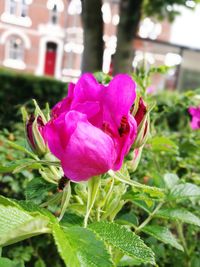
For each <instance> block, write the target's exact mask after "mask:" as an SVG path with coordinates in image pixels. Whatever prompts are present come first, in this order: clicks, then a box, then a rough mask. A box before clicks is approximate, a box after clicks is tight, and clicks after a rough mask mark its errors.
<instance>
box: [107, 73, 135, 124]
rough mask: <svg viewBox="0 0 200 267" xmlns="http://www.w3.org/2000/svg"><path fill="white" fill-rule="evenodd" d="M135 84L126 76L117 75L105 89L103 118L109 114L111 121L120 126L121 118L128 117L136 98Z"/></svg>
mask: <svg viewBox="0 0 200 267" xmlns="http://www.w3.org/2000/svg"><path fill="white" fill-rule="evenodd" d="M135 90H136V83H135V82H134V81H133V80H132V78H131V77H130V76H128V75H126V74H118V75H117V76H115V77H114V78H113V79H112V81H111V82H110V83H109V85H108V87H107V88H106V92H105V96H104V101H105V105H106V108H107V109H108V110H109V112H108V111H106V110H105V113H106V115H105V116H108V115H107V114H108V113H110V116H111V117H112V119H113V121H115V122H116V124H117V125H120V122H121V118H122V116H124V115H128V113H129V111H130V109H131V106H132V104H133V102H134V100H135V98H136V91H135Z"/></svg>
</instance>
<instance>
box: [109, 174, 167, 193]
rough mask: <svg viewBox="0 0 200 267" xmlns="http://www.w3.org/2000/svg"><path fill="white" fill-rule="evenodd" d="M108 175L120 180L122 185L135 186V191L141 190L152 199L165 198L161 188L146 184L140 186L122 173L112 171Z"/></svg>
mask: <svg viewBox="0 0 200 267" xmlns="http://www.w3.org/2000/svg"><path fill="white" fill-rule="evenodd" d="M108 173H109V175H110V176H111V177H114V178H115V179H116V180H118V181H120V182H122V183H125V184H129V185H131V186H133V187H134V189H140V191H141V190H142V191H143V192H144V193H147V194H149V195H150V196H151V197H158V198H163V197H164V190H162V189H161V188H158V187H154V186H148V185H145V184H140V183H138V182H136V181H133V180H131V179H129V178H127V177H125V176H124V175H123V174H122V173H121V172H114V171H112V170H111V171H109V172H108Z"/></svg>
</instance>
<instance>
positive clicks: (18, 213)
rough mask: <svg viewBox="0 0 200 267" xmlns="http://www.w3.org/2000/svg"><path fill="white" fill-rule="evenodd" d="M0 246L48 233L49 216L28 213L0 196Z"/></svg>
mask: <svg viewBox="0 0 200 267" xmlns="http://www.w3.org/2000/svg"><path fill="white" fill-rule="evenodd" d="M0 214H1V216H0V246H6V245H9V244H13V243H16V242H18V241H21V240H24V239H27V238H29V237H32V236H35V235H39V234H43V233H49V232H50V228H49V227H48V224H49V218H48V217H45V216H42V215H38V214H36V215H35V216H33V215H30V214H29V213H28V212H26V211H24V210H23V209H22V208H21V207H20V206H19V205H18V204H17V203H14V202H13V201H10V200H8V199H6V198H4V197H2V196H0Z"/></svg>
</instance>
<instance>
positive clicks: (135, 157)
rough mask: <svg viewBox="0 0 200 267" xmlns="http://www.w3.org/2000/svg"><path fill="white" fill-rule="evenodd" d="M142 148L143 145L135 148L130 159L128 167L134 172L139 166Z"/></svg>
mask: <svg viewBox="0 0 200 267" xmlns="http://www.w3.org/2000/svg"><path fill="white" fill-rule="evenodd" d="M142 150H143V146H141V147H139V148H135V149H134V150H133V152H132V153H131V155H132V159H131V160H130V161H129V163H128V167H129V168H130V169H131V171H132V172H134V171H135V170H136V169H137V167H138V164H139V162H140V159H141V155H142Z"/></svg>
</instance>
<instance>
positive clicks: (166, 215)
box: [155, 208, 200, 226]
mask: <svg viewBox="0 0 200 267" xmlns="http://www.w3.org/2000/svg"><path fill="white" fill-rule="evenodd" d="M155 216H156V217H160V218H163V219H171V220H179V221H182V222H185V223H189V224H194V225H197V226H200V219H199V218H198V217H197V216H196V215H194V214H193V213H191V212H189V211H187V210H186V209H182V208H181V209H180V208H179V209H177V208H175V209H173V208H169V209H161V210H159V211H158V212H157V213H156V215H155Z"/></svg>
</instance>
